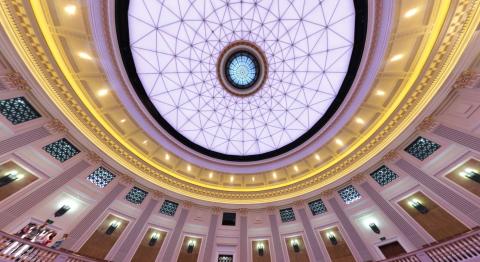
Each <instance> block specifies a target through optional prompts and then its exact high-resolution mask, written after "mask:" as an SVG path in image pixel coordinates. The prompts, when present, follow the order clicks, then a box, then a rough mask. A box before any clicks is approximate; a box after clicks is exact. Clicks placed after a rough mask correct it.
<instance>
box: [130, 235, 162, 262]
mask: <svg viewBox="0 0 480 262" xmlns="http://www.w3.org/2000/svg"><path fill="white" fill-rule="evenodd" d="M154 233H158V234H159V235H160V236H159V238H158V240H157V242H156V243H155V245H154V246H149V245H148V243H149V242H150V239H151V238H152V235H153V234H154ZM166 235H167V232H162V231H158V230H156V229H154V228H150V229H148V230H147V232H146V233H145V236H143V239H142V242H141V243H140V246H138V248H137V251H136V252H135V255H134V256H133V258H132V261H134V262H149V261H152V262H153V261H155V259H156V258H157V256H158V252H159V251H160V248H161V247H162V245H163V241H164V240H165V236H166Z"/></svg>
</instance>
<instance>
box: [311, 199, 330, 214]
mask: <svg viewBox="0 0 480 262" xmlns="http://www.w3.org/2000/svg"><path fill="white" fill-rule="evenodd" d="M308 207H309V208H310V211H312V215H314V216H315V215H319V214H323V213H325V212H327V207H326V206H325V204H324V203H323V201H322V200H321V199H318V200H315V201H312V202H310V203H308Z"/></svg>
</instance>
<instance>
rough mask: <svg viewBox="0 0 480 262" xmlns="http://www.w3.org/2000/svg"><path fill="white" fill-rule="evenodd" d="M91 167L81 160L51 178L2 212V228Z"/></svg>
mask: <svg viewBox="0 0 480 262" xmlns="http://www.w3.org/2000/svg"><path fill="white" fill-rule="evenodd" d="M89 167H91V164H90V163H89V162H88V161H87V160H85V159H81V160H80V161H78V162H77V163H76V164H75V165H73V166H72V167H70V168H69V169H67V170H65V171H64V172H63V173H61V174H59V175H57V176H56V177H54V178H51V179H50V180H48V181H47V182H46V183H45V184H44V185H42V186H41V187H39V188H38V189H36V190H35V191H33V192H31V193H30V194H27V195H26V196H24V197H23V198H22V199H20V200H19V201H18V202H17V203H15V204H14V205H12V206H10V207H9V208H7V209H6V210H4V211H2V212H1V213H0V228H4V227H5V226H7V225H8V224H10V223H11V222H13V221H14V220H15V219H17V218H18V217H20V216H21V215H23V214H24V213H25V212H27V211H28V210H29V209H30V208H32V207H34V206H35V205H37V204H38V203H39V202H40V201H42V200H44V199H45V198H47V197H48V196H49V195H51V194H52V193H53V192H55V191H56V190H57V189H59V188H60V187H62V186H64V185H65V184H67V183H68V182H69V181H70V180H72V179H73V178H75V177H76V176H77V175H78V174H80V173H82V172H83V171H85V170H86V169H87V168H89Z"/></svg>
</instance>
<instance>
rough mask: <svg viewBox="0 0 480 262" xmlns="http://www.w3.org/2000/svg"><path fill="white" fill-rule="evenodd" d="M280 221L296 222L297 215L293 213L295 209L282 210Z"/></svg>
mask: <svg viewBox="0 0 480 262" xmlns="http://www.w3.org/2000/svg"><path fill="white" fill-rule="evenodd" d="M280 219H281V220H282V223H286V222H290V221H295V213H294V212H293V209H292V208H290V207H289V208H284V209H280Z"/></svg>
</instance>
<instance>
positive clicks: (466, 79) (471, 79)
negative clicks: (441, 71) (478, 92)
mask: <svg viewBox="0 0 480 262" xmlns="http://www.w3.org/2000/svg"><path fill="white" fill-rule="evenodd" d="M479 81H480V72H479V71H474V70H466V71H464V72H462V73H461V74H460V76H459V77H458V78H457V80H456V81H455V83H454V84H453V88H454V89H463V88H475V84H477V83H478V82H479Z"/></svg>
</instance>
